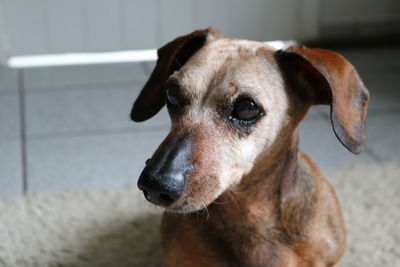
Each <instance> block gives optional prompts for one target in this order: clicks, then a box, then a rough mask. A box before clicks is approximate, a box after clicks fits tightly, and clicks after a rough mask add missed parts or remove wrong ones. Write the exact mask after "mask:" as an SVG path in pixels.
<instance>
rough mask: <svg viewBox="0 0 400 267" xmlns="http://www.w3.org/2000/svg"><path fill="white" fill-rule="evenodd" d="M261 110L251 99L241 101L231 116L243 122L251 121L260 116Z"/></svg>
mask: <svg viewBox="0 0 400 267" xmlns="http://www.w3.org/2000/svg"><path fill="white" fill-rule="evenodd" d="M260 112H261V110H260V108H259V107H258V106H257V104H256V103H254V102H253V101H252V100H251V99H248V98H244V99H241V100H239V101H238V102H237V103H236V105H235V107H234V108H233V111H232V114H231V116H232V117H233V118H236V119H239V120H242V121H251V120H253V119H255V118H257V116H258V115H259V114H260Z"/></svg>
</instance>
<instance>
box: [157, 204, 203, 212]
mask: <svg viewBox="0 0 400 267" xmlns="http://www.w3.org/2000/svg"><path fill="white" fill-rule="evenodd" d="M206 208H207V206H206V205H194V204H190V203H184V204H181V205H172V206H171V207H166V208H165V211H166V212H168V213H176V214H189V213H193V212H198V211H202V210H204V209H206Z"/></svg>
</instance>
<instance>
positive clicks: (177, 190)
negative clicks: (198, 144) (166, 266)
mask: <svg viewBox="0 0 400 267" xmlns="http://www.w3.org/2000/svg"><path fill="white" fill-rule="evenodd" d="M191 151H192V140H191V137H190V135H189V134H187V133H180V134H177V135H175V136H174V137H172V138H171V139H170V140H166V141H165V142H163V143H162V144H161V146H160V148H159V149H157V151H156V153H155V154H154V155H153V157H152V158H151V159H150V160H149V161H148V162H147V163H146V164H147V165H146V167H145V168H144V170H143V171H142V173H141V174H140V177H139V181H138V187H139V189H140V190H142V191H143V194H144V196H145V198H146V199H147V200H148V201H150V202H152V203H154V204H157V205H161V206H164V207H167V206H170V205H172V204H173V203H174V202H176V201H177V200H178V199H179V198H180V197H181V195H182V193H183V191H184V189H185V178H186V177H185V176H186V174H187V173H188V172H189V171H190V170H191V169H192V166H193V164H192V162H191V160H190V156H191Z"/></svg>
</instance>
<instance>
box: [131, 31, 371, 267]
mask: <svg viewBox="0 0 400 267" xmlns="http://www.w3.org/2000/svg"><path fill="white" fill-rule="evenodd" d="M203 33H204V35H203ZM193 36H205V37H204V38H205V39H202V38H200V39H196V40H195V42H197V41H199V40H200V42H201V44H199V45H196V44H195V45H193V43H192V45H191V47H194V48H184V47H185V45H182V44H185V43H188V42H189V41H187V40H189V39H190V38H192V37H193ZM190 42H192V41H190ZM171 44H172V45H173V46H175V47H177V48H176V49H185V51H181V50H179V51H173V54H175V55H176V54H185V55H186V56H185V62H183V64H177V66H179V67H176V68H175V69H174V70H173V71H172V72H171V73H169V74H168V75H165V73H163V74H162V75H164V76H160V77H161V78H162V79H163V80H157V85H154V79H156V78H155V77H157V73H156V72H153V74H152V78H151V79H150V81H149V82H148V84H146V86H145V88H144V91H143V92H142V93H141V95H145V96H147V99H146V100H143V97H142V99H141V98H139V99H138V100H137V101H136V103H135V108H134V110H133V111H132V118H134V119H135V118H139V119H138V120H142V119H143V118H144V117H146V118H148V117H149V116H150V117H151V115H150V114H153V113H154V109H150V110H147V109H146V107H149V106H152V105H153V104H154V105H156V106H157V109H159V108H160V103H161V101H162V100H160V98H159V96H157V94H154V92H157V91H159V92H160V91H162V90H163V88H162V87H161V84H165V83H166V82H167V81H168V80H169V79H174V80H176V81H177V82H178V83H179V84H180V87H181V88H182V90H183V91H184V92H183V94H184V95H185V97H186V98H187V99H188V101H189V104H188V106H187V107H185V109H184V110H183V111H181V112H180V113H179V114H178V115H171V118H172V119H171V120H172V127H171V132H170V134H169V136H168V137H167V138H166V139H165V141H164V142H163V143H162V144H161V146H160V147H162V146H163V145H164V144H165V143H168V142H169V140H170V139H171V138H172V136H174V135H176V134H178V133H180V132H182V131H184V132H186V133H189V134H190V136H191V137H192V139H193V149H192V154H191V159H190V160H191V162H192V163H193V165H194V166H195V167H194V169H193V170H192V171H191V172H190V174H188V175H187V177H186V185H185V191H184V193H183V195H182V196H181V197H180V199H179V200H178V201H177V202H176V203H174V204H172V205H171V206H170V207H168V208H167V210H166V212H165V213H164V216H163V221H162V229H161V240H162V248H163V255H164V263H165V265H166V266H174V267H175V266H190V267H195V266H216V267H218V266H248V267H261V266H264V267H277V266H288V267H313V266H315V267H323V266H338V263H339V261H340V259H341V258H342V256H343V254H344V251H345V243H346V235H345V226H344V222H343V216H342V212H341V209H340V206H339V202H338V199H337V197H336V194H335V192H334V190H333V188H332V186H331V185H330V184H329V182H328V181H327V179H326V178H325V177H324V175H323V174H322V173H321V171H320V170H319V169H318V167H317V166H316V164H315V163H314V162H313V161H312V160H311V159H310V158H309V157H308V156H306V155H305V154H303V153H301V152H300V151H299V148H298V133H297V126H298V124H299V123H300V121H301V120H302V119H303V118H304V116H305V115H306V113H307V111H308V109H309V108H310V106H311V105H314V104H329V105H331V110H332V117H331V120H332V126H333V128H334V131H335V133H336V135H337V137H338V139H339V140H340V141H341V142H342V143H343V144H344V145H345V146H346V147H347V148H348V149H349V150H351V151H352V152H354V153H359V152H361V151H362V149H363V147H364V142H365V118H366V110H367V105H368V100H369V94H368V90H367V89H366V88H365V87H364V85H363V84H362V82H361V80H360V78H359V76H358V74H357V72H356V71H355V69H354V68H353V66H352V65H351V64H350V63H349V62H348V61H347V60H345V59H344V58H343V57H342V56H340V55H338V54H336V53H334V52H331V51H326V50H321V49H309V48H299V47H291V48H289V49H287V50H283V51H275V50H274V49H272V48H270V47H268V46H266V45H264V44H261V43H257V42H251V41H244V40H236V39H226V38H223V37H222V35H221V34H220V33H219V32H218V31H217V30H215V29H213V28H208V29H206V30H203V31H196V32H194V33H192V34H189V35H186V36H184V37H180V38H178V39H176V40H174V41H173V42H171V43H170V44H168V45H167V46H168V47H171V46H172V45H171ZM167 46H166V47H167ZM182 47H183V48H182ZM171 53H172V52H171ZM163 57H164V61H163V62H161V63H160V61H159V63H158V64H157V66H156V69H162V65H160V64H164V65H165V64H167V65H170V62H169V61H168V60H166V59H168V55H163ZM172 57H173V56H172ZM170 60H176V58H171V59H170ZM167 76H168V77H167ZM149 90H150V91H151V90H153V91H152V92H149ZM241 93H243V94H246V95H250V96H252V97H253V98H254V99H256V101H259V104H260V106H262V107H263V108H264V110H265V116H264V117H262V118H261V119H260V120H259V121H258V122H257V124H256V125H255V126H253V127H252V129H251V131H249V132H246V133H245V134H244V133H240V132H239V131H237V129H235V127H234V126H232V125H230V124H229V122H228V119H227V116H226V114H225V113H224V110H225V109H226V106H229V105H230V104H231V103H232V101H234V99H235V98H236V97H237V96H238V95H239V94H241ZM161 94H165V92H163V93H161ZM151 95H153V98H154V99H151V97H150V98H149V96H151ZM143 101H145V102H143ZM153 102H154V103H153ZM140 112H143V114H145V115H144V116H142V115H141V114H140ZM158 151H162V150H161V149H159V150H157V151H156V153H155V155H156V154H157V153H159V152H158Z"/></svg>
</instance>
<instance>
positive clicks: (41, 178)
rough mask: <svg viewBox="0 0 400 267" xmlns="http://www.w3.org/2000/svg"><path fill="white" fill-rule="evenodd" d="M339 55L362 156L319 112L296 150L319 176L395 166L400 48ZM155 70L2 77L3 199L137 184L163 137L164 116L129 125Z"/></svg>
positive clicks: (5, 73) (117, 68) (87, 69)
mask: <svg viewBox="0 0 400 267" xmlns="http://www.w3.org/2000/svg"><path fill="white" fill-rule="evenodd" d="M336 51H338V52H340V53H342V54H343V55H344V56H345V57H346V58H348V59H349V61H350V62H352V63H353V64H354V65H355V66H356V68H357V69H358V71H359V73H360V76H361V77H362V79H363V81H364V83H365V84H366V86H367V87H368V88H369V90H370V92H371V95H372V99H371V103H370V109H369V114H368V120H367V131H368V132H367V149H366V151H365V153H363V154H362V155H359V156H356V155H353V154H351V153H350V152H348V151H347V150H346V149H345V148H344V147H343V146H342V145H341V144H340V143H339V141H337V139H336V137H335V135H334V133H333V131H332V129H331V125H330V121H329V107H328V106H317V107H314V108H312V110H311V111H310V113H309V114H308V116H307V117H306V119H305V120H304V121H303V122H302V124H301V125H300V138H301V139H300V145H301V147H302V150H303V151H304V152H306V153H308V154H309V155H310V156H311V157H312V158H313V159H314V160H315V161H316V162H317V163H318V164H319V166H320V167H322V168H323V169H326V168H329V167H338V166H341V165H345V164H351V163H359V162H363V163H373V162H384V161H399V160H400V141H399V136H400V47H398V48H385V49H379V48H373V49H372V48H369V49H354V48H352V49H341V50H336ZM153 64H154V63H141V64H137V63H129V64H128V63H126V64H110V65H96V66H93V65H92V66H90V65H89V66H79V67H77V66H75V67H71V66H70V67H55V68H38V69H27V70H23V71H22V72H21V71H20V72H19V73H18V72H17V71H16V70H10V69H0V170H1V171H0V195H12V194H21V193H23V191H24V188H25V190H27V191H38V190H40V191H41V190H66V189H71V188H105V187H117V186H122V185H125V184H131V183H135V182H136V179H137V177H138V175H139V173H140V171H141V169H142V168H143V166H144V162H145V160H146V159H147V158H148V157H150V156H151V154H152V152H153V151H154V150H155V148H156V147H157V145H158V144H159V143H160V141H161V140H162V139H163V137H164V136H165V135H166V133H167V132H168V128H169V118H168V116H167V113H166V111H165V109H164V110H162V112H161V113H160V114H158V115H157V116H156V117H154V118H153V119H151V120H149V121H147V122H144V123H140V124H136V123H133V122H131V121H130V120H129V112H130V108H131V105H132V103H133V101H134V99H135V97H136V96H137V94H138V93H139V90H140V89H141V86H142V85H143V83H144V82H145V80H146V78H147V76H148V75H149V74H150V71H151V70H152V67H153ZM21 115H22V116H21ZM21 119H22V120H24V123H21Z"/></svg>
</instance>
